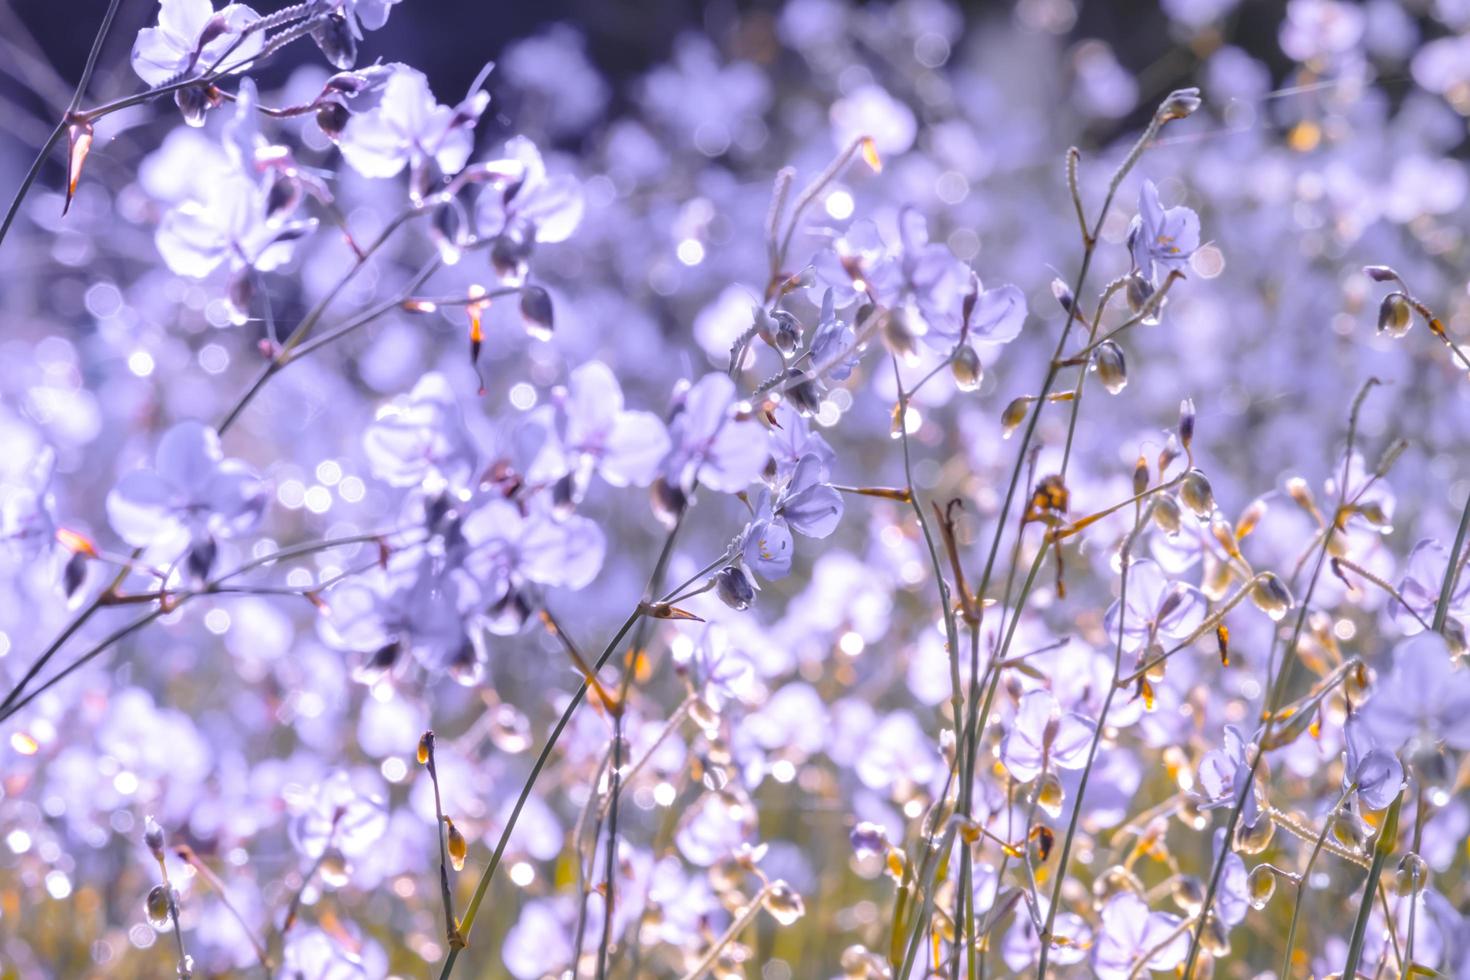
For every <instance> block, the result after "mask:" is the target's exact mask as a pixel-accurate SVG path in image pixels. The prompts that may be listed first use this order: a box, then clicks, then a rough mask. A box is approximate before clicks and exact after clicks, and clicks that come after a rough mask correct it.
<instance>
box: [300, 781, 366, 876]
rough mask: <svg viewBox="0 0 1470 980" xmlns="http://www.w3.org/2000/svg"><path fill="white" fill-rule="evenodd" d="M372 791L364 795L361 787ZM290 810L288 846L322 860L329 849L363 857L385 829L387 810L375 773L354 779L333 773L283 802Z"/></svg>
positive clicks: (309, 857)
mask: <svg viewBox="0 0 1470 980" xmlns="http://www.w3.org/2000/svg"><path fill="white" fill-rule="evenodd" d="M364 783H369V784H372V785H373V786H374V788H373V789H371V790H368V791H366V792H364V791H363V790H362V788H361V787H362V785H363V784H364ZM286 803H287V805H288V806H289V808H290V810H291V823H290V831H291V843H292V844H293V845H294V846H295V848H296V850H297V851H298V852H299V853H300V854H301V856H302V857H305V858H307V859H314V858H318V857H321V855H322V853H323V852H324V851H326V850H327V849H328V848H335V849H337V850H338V851H341V852H342V854H343V855H345V856H346V857H348V858H355V857H361V856H363V855H366V854H367V853H368V852H369V851H370V850H371V849H372V848H373V846H374V845H375V844H377V842H378V841H379V839H381V838H382V836H383V832H384V831H385V830H387V829H388V810H387V806H386V804H385V803H384V801H383V797H382V791H381V788H380V787H379V786H378V784H377V776H376V775H375V774H365V775H364V776H363V778H362V779H354V778H353V776H351V775H349V774H348V773H346V772H335V773H333V774H332V775H331V776H329V777H328V778H327V779H325V780H323V781H322V782H320V783H318V784H317V785H315V786H313V787H312V788H311V789H310V790H308V791H305V792H301V791H297V792H295V793H293V794H290V795H289V796H288V798H287V800H286Z"/></svg>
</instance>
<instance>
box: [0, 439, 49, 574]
mask: <svg viewBox="0 0 1470 980" xmlns="http://www.w3.org/2000/svg"><path fill="white" fill-rule="evenodd" d="M55 466H56V454H55V453H54V452H53V451H52V450H51V448H50V447H47V446H43V447H42V448H41V449H40V451H39V452H37V453H36V455H35V456H34V458H32V459H31V460H30V461H29V463H28V464H27V465H25V466H23V467H21V468H20V469H19V471H18V472H15V473H14V474H7V476H6V477H5V478H3V479H0V543H3V544H4V545H5V546H6V547H8V548H10V549H11V550H13V551H14V552H15V553H16V554H17V555H18V556H19V557H21V558H23V559H26V560H27V561H34V560H35V559H37V558H40V557H41V556H42V555H44V554H45V553H46V552H48V551H49V550H50V549H51V546H52V544H54V543H55V540H56V519H55V517H54V516H53V513H52V508H53V507H54V501H53V500H52V499H51V489H50V485H51V475H52V471H53V470H54V469H55Z"/></svg>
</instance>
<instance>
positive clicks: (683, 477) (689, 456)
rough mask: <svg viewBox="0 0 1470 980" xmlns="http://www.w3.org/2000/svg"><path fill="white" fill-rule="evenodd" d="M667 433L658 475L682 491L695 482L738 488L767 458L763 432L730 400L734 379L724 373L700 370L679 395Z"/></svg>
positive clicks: (753, 476) (717, 487) (731, 490)
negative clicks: (699, 375) (668, 441)
mask: <svg viewBox="0 0 1470 980" xmlns="http://www.w3.org/2000/svg"><path fill="white" fill-rule="evenodd" d="M669 436H670V438H671V440H672V443H673V449H672V450H671V451H670V453H669V456H668V458H667V459H665V460H664V465H663V469H664V473H665V474H666V475H667V476H668V478H669V481H670V482H671V483H675V484H677V485H678V486H680V487H682V488H683V489H684V490H686V491H688V490H691V489H693V487H694V484H695V483H696V482H698V483H699V484H700V485H701V486H706V487H709V488H710V489H711V490H715V491H718V492H720V493H735V492H736V491H737V490H744V489H745V488H746V487H747V486H749V485H750V483H751V482H752V481H753V480H755V479H756V478H757V477H759V476H760V473H761V470H763V469H764V468H765V465H766V460H767V459H769V458H770V450H769V448H768V447H767V445H766V437H765V432H764V431H763V430H762V429H761V427H760V424H759V423H757V422H756V421H754V420H753V419H752V418H751V417H750V416H749V414H748V409H747V408H746V406H745V405H744V403H742V402H738V401H736V397H735V382H734V381H731V380H730V378H729V377H727V376H726V375H724V374H718V373H712V374H706V375H705V376H704V377H703V378H700V379H699V381H697V382H696V383H695V384H694V386H693V387H692V388H690V389H689V391H688V392H686V393H685V395H684V404H683V407H682V408H681V410H680V411H679V412H678V414H676V415H675V416H674V420H673V421H672V422H671V423H670V424H669Z"/></svg>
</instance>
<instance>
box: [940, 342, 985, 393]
mask: <svg viewBox="0 0 1470 980" xmlns="http://www.w3.org/2000/svg"><path fill="white" fill-rule="evenodd" d="M949 370H950V373H951V374H952V375H954V386H955V387H956V388H958V389H959V390H960V391H974V390H975V389H976V388H979V387H980V382H981V381H982V380H983V379H984V377H985V367H984V365H982V364H981V363H980V355H979V354H977V353H976V352H975V348H973V347H971V346H970V345H969V344H962V345H960V349H959V350H957V351H955V354H954V359H953V360H951V361H950V362H949Z"/></svg>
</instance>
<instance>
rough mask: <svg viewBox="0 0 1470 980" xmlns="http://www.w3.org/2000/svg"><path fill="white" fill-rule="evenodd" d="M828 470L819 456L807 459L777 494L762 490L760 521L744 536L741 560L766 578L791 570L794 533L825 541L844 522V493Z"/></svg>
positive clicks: (780, 576)
mask: <svg viewBox="0 0 1470 980" xmlns="http://www.w3.org/2000/svg"><path fill="white" fill-rule="evenodd" d="M826 479H827V473H826V467H825V466H824V465H823V464H822V461H821V459H820V458H819V457H818V456H816V455H815V454H812V455H807V456H803V457H802V458H801V459H800V460H798V461H797V464H796V467H795V468H794V469H793V470H792V471H791V475H790V477H789V478H788V479H787V481H786V483H785V485H784V486H782V487H781V488H780V489H779V490H778V491H777V492H776V493H775V494H772V492H771V491H770V490H762V491H761V496H760V503H759V504H758V506H757V508H756V519H755V520H754V521H752V522H751V523H750V524H749V525H748V526H747V527H746V529H745V532H744V534H743V536H742V540H743V543H742V544H741V549H740V551H741V557H742V558H744V560H745V563H746V564H747V565H749V566H750V567H751V568H753V569H754V570H755V571H756V572H757V573H759V574H760V575H761V576H762V577H763V578H767V579H779V578H784V577H785V576H786V574H787V573H788V572H789V571H791V532H792V531H796V532H797V533H799V534H803V535H806V536H807V537H809V538H825V537H827V535H829V534H831V533H832V532H833V531H834V530H836V528H837V524H838V522H839V521H841V520H842V507H843V504H842V494H840V493H838V492H837V491H836V490H834V489H833V488H832V487H831V486H829V485H828V484H827V483H826V482H825V481H826Z"/></svg>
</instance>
